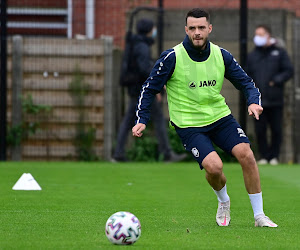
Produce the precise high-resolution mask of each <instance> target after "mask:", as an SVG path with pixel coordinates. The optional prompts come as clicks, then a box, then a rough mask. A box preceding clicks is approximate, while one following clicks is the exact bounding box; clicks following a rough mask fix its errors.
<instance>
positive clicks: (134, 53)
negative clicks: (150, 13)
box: [112, 18, 186, 162]
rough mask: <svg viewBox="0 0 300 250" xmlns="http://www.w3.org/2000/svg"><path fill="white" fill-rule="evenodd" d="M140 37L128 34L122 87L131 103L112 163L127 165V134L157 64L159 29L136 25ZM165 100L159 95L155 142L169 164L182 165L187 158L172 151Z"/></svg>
mask: <svg viewBox="0 0 300 250" xmlns="http://www.w3.org/2000/svg"><path fill="white" fill-rule="evenodd" d="M136 31H137V34H134V35H133V34H128V35H129V36H127V41H126V42H127V44H126V48H125V51H124V56H123V61H122V65H121V79H120V84H121V85H122V86H125V87H126V88H127V91H128V95H129V97H130V98H129V103H128V108H127V111H126V114H125V116H124V118H123V120H122V122H121V125H120V127H119V131H118V136H117V142H116V147H115V151H114V154H113V159H112V161H113V162H123V161H128V159H127V157H126V155H125V154H126V152H125V146H126V143H127V138H128V133H129V131H130V130H131V128H132V127H133V126H134V123H135V118H136V117H135V109H136V104H137V102H138V98H139V95H140V91H141V87H142V85H143V83H144V82H145V81H146V80H147V77H148V76H149V74H150V71H151V69H152V67H153V64H154V61H153V60H152V58H151V46H152V45H153V44H154V38H155V37H156V33H157V29H156V27H155V26H154V23H153V21H152V20H150V19H146V18H143V19H140V20H139V21H138V22H137V25H136ZM161 100H162V96H161V94H158V95H157V96H156V99H155V100H154V102H153V106H152V110H151V120H152V121H153V123H154V127H155V132H156V138H157V140H158V151H159V154H162V155H163V160H164V161H166V162H177V161H181V160H183V159H184V158H185V157H186V154H176V153H174V152H173V151H172V149H171V146H170V143H169V139H168V133H167V127H166V119H165V117H164V114H163V110H162V105H161V104H162V103H161Z"/></svg>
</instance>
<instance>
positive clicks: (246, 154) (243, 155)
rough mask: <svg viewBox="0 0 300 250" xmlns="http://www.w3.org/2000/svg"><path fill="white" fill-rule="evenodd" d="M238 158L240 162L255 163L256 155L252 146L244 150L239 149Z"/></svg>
mask: <svg viewBox="0 0 300 250" xmlns="http://www.w3.org/2000/svg"><path fill="white" fill-rule="evenodd" d="M236 158H237V159H238V161H239V162H241V163H247V165H248V164H249V165H253V164H255V157H254V154H253V151H252V150H251V149H250V147H247V148H245V149H244V150H241V151H239V152H238V154H237V155H236Z"/></svg>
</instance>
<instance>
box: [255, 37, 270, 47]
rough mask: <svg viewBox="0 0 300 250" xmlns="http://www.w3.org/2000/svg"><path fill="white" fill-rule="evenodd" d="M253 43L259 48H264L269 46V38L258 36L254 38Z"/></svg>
mask: <svg viewBox="0 0 300 250" xmlns="http://www.w3.org/2000/svg"><path fill="white" fill-rule="evenodd" d="M253 42H254V44H255V45H256V46H257V47H263V46H265V45H266V44H267V42H268V37H267V36H258V35H256V36H255V37H254V38H253Z"/></svg>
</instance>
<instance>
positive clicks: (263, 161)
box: [257, 158, 268, 165]
mask: <svg viewBox="0 0 300 250" xmlns="http://www.w3.org/2000/svg"><path fill="white" fill-rule="evenodd" d="M257 164H258V165H266V164H268V161H267V160H266V159H265V158H263V159H260V160H259V161H258V162H257Z"/></svg>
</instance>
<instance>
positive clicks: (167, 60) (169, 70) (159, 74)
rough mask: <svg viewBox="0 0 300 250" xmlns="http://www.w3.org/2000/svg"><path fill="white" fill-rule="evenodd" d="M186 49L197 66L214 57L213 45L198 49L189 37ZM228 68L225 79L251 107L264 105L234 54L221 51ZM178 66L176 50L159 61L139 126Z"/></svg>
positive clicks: (144, 93) (140, 107)
mask: <svg viewBox="0 0 300 250" xmlns="http://www.w3.org/2000/svg"><path fill="white" fill-rule="evenodd" d="M183 46H184V48H185V49H186V51H187V53H188V55H189V56H190V58H191V59H192V60H194V61H196V62H203V61H205V60H207V58H208V57H209V54H210V43H209V42H208V43H207V46H206V48H205V49H204V50H201V51H200V50H198V49H196V48H195V47H194V46H193V44H192V42H191V41H190V39H189V37H188V36H186V37H185V39H184V40H183ZM220 49H221V53H222V56H223V60H224V65H225V74H224V77H225V78H226V79H228V80H229V81H230V82H231V83H232V84H233V85H234V86H235V88H236V89H238V90H241V91H242V92H243V94H244V96H245V97H246V99H247V104H248V106H249V105H250V104H252V103H255V104H259V105H261V100H260V97H261V95H260V92H259V90H258V89H257V88H256V87H255V83H254V82H253V80H252V79H251V78H250V77H249V76H248V75H247V74H246V72H245V71H244V70H243V69H242V68H241V66H240V65H239V64H238V62H237V61H236V60H235V59H234V57H233V56H232V54H231V53H230V52H228V51H227V50H225V49H223V48H220ZM175 64H176V56H175V51H174V49H168V50H166V51H164V52H163V53H162V54H161V55H160V57H159V59H158V60H157V61H156V63H155V65H154V67H153V69H152V71H151V73H150V75H149V77H148V78H147V80H146V81H145V83H144V84H143V86H142V89H141V93H140V97H139V100H138V104H137V109H136V116H137V119H136V123H144V124H147V122H148V121H149V119H150V108H151V104H152V102H153V100H154V98H155V95H156V94H157V93H159V92H160V91H161V90H162V89H163V87H164V85H166V84H167V81H168V80H169V79H170V77H171V76H172V74H173V72H174V69H175Z"/></svg>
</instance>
